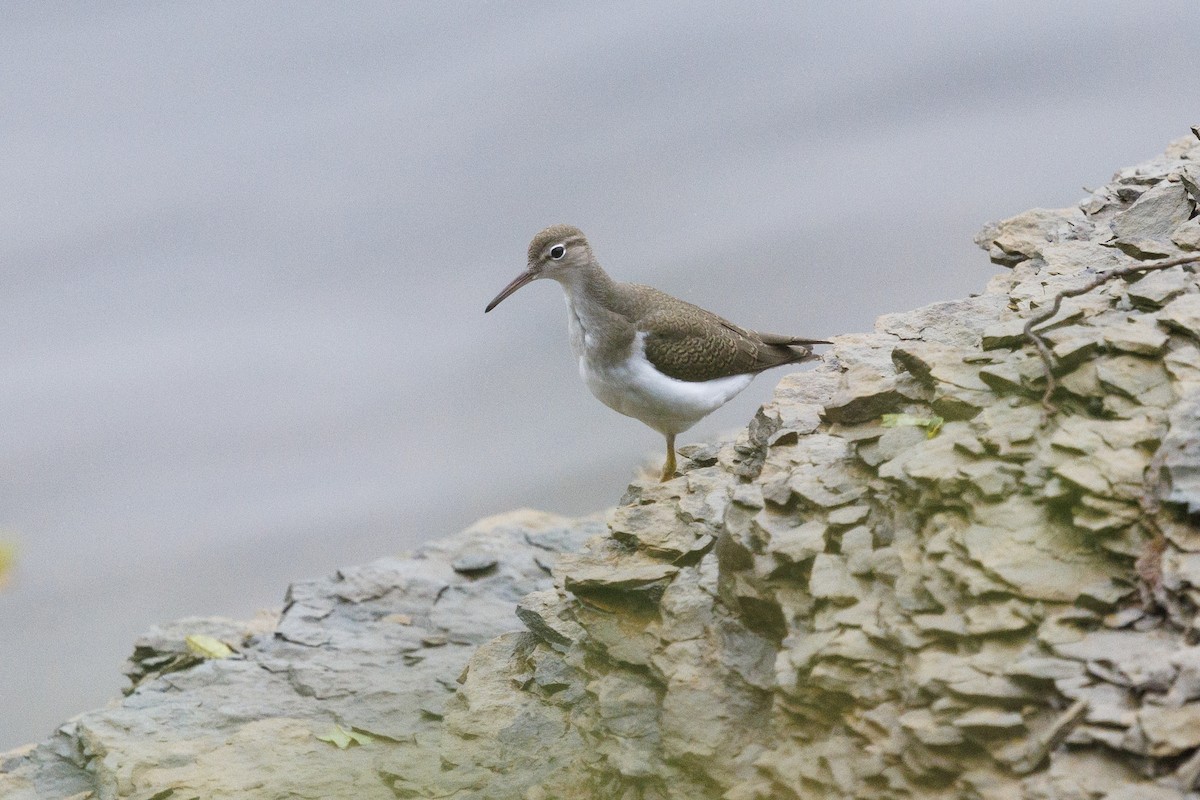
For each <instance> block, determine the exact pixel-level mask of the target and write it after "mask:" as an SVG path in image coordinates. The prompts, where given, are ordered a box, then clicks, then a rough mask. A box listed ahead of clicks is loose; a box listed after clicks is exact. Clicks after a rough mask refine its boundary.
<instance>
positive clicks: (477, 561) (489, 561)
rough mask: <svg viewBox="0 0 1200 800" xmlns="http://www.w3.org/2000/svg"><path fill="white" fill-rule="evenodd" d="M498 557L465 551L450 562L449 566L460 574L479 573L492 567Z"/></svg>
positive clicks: (498, 560) (497, 560)
mask: <svg viewBox="0 0 1200 800" xmlns="http://www.w3.org/2000/svg"><path fill="white" fill-rule="evenodd" d="M499 563H500V559H498V558H495V557H494V556H489V555H485V554H484V553H467V554H466V555H462V556H459V557H458V558H456V559H454V560H453V561H451V562H450V566H451V568H452V569H453V570H454V571H455V572H457V573H459V574H460V575H479V574H482V573H484V572H487V571H489V570H491V569H494V568H495V567H496V565H497V564H499Z"/></svg>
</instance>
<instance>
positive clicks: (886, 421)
mask: <svg viewBox="0 0 1200 800" xmlns="http://www.w3.org/2000/svg"><path fill="white" fill-rule="evenodd" d="M879 422H880V424H881V425H883V427H885V428H924V429H925V438H927V439H932V438H933V437H934V436H937V434H938V431H940V430H941V429H942V425H943V424H944V423H945V422H946V420H944V419H942V418H941V417H918V416H915V415H913V414H884V415H883V416H882V417H880V418H879Z"/></svg>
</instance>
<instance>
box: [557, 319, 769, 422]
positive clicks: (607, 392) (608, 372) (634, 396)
mask: <svg viewBox="0 0 1200 800" xmlns="http://www.w3.org/2000/svg"><path fill="white" fill-rule="evenodd" d="M578 324H579V323H578V321H577V320H576V319H575V318H574V317H573V318H572V331H571V333H572V337H571V338H572V344H573V345H574V344H575V341H576V336H578V337H579V340H580V344H581V345H582V347H581V349H582V351H583V352H582V353H580V352H579V350H576V353H577V354H578V355H579V374H580V375H581V376H582V377H583V381H584V383H586V384H587V387H588V389H590V390H591V392H592V394H594V395H595V396H596V398H597V399H598V400H600V402H602V403H604V404H605V405H606V406H608V407H609V408H611V409H613V410H614V411H619V412H621V413H622V414H625V415H626V416H629V417H633V418H634V419H638V420H641V421H642V422H644V423H646V424H647V425H649V426H650V427H651V428H654V429H655V430H656V431H658V432H660V433H663V434H668V433H682V432H683V431H686V430H687V429H688V428H690V427H692V426H693V425H695V424H696V423H697V422H699V421H700V420H701V419H703V418H704V417H705V416H707V415H708V414H711V413H712V412H713V411H715V410H717V409H718V408H720V407H721V406H723V405H725V403H727V402H729V400H730V399H731V398H733V396H734V395H736V394H737V393H738V392H740V391H741V390H742V389H745V388H746V387H747V386H748V385H750V381H752V380H754V376H753V375H731V376H729V377H727V378H717V379H716V380H711V381H681V380H678V379H676V378H671V377H669V376H667V375H664V374H663V373H661V372H659V371H658V370H657V369H655V368H654V365H653V364H651V363H650V361H649V360H648V359H647V358H646V347H645V338H646V334H645V333H639V334H638V335H637V337H636V338H635V340H634V345H633V349H632V352H631V353H630V356H629V358H627V359H626V360H625V361H623V362H620V363H618V364H613V365H603V364H599V363H596V362H593V361H592V360H591V359H589V358H588V354H587V347H586V333H585V332H584V331H577V330H576V326H577V325H578Z"/></svg>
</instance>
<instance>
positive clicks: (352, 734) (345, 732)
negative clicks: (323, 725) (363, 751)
mask: <svg viewBox="0 0 1200 800" xmlns="http://www.w3.org/2000/svg"><path fill="white" fill-rule="evenodd" d="M317 739H319V740H320V741H322V742H329V743H330V744H332V745H334V746H336V747H337V748H338V749H339V750H345V749H346V748H347V747H349V746H350V745H352V744H358V745H363V744H370V743H371V742H373V741H375V740H374V739H373V738H372V737H370V736H368V735H367V734H365V733H363V732H362V731H356V730H354V729H353V728H343V727H342V726H341V725H334V726H333V729H332V730H331V731H329V733H326V734H323V735H320V736H317Z"/></svg>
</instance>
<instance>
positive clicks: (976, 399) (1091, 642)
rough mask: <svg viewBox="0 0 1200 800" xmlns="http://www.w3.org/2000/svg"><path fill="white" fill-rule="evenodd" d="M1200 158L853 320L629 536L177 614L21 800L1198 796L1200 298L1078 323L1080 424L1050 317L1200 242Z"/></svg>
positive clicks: (1019, 225)
mask: <svg viewBox="0 0 1200 800" xmlns="http://www.w3.org/2000/svg"><path fill="white" fill-rule="evenodd" d="M1197 163H1200V142H1195V141H1194V140H1192V141H1189V142H1177V143H1175V144H1173V145H1172V146H1171V148H1170V149H1169V150H1168V152H1167V153H1166V154H1164V155H1163V156H1161V157H1159V158H1157V159H1154V160H1152V161H1150V162H1147V163H1146V164H1142V165H1139V166H1137V167H1135V168H1130V169H1126V170H1122V171H1120V172H1118V173H1117V175H1116V176H1115V177H1114V179H1113V181H1112V183H1110V184H1109V185H1107V186H1104V187H1101V188H1099V189H1097V190H1096V191H1095V192H1094V193H1093V194H1092V195H1091V196H1090V197H1089V198H1087V199H1086V200H1085V201H1084V202H1083V204H1082V205H1081V207H1080V208H1079V209H1068V210H1065V211H1047V210H1040V209H1039V210H1034V211H1032V212H1028V213H1026V214H1023V215H1019V216H1018V217H1015V218H1013V219H1011V220H1006V221H1004V222H1001V223H997V224H995V225H992V226H989V228H988V230H987V231H985V232H984V234H982V235H981V237H980V241H981V243H982V244H983V246H984V247H985V248H986V249H987V250H988V252H989V254H990V255H991V257H992V258H993V260H995V261H998V262H999V263H1002V264H1004V265H1005V266H1006V267H1009V268H1010V269H1008V270H1007V271H1005V272H1004V273H1003V274H1001V275H998V276H996V277H994V278H993V279H992V280H991V281H990V282H989V283H988V285H987V287H986V290H985V291H984V292H982V293H981V294H979V295H978V296H975V297H971V298H967V299H965V300H959V301H950V302H946V303H937V304H933V305H931V306H928V307H926V308H923V309H916V310H914V311H911V312H907V313H898V314H889V315H886V316H884V317H881V318H880V320H879V321H878V323H877V325H876V330H875V331H874V332H872V333H866V334H848V335H845V336H839V337H836V342H835V344H834V345H833V347H832V352H831V353H830V354H828V355H827V356H826V357H825V359H824V362H823V363H822V364H821V365H820V366H818V367H817V368H816V369H814V370H811V371H807V372H801V373H795V374H792V375H788V376H785V377H784V378H783V379H782V380H781V381H780V385H779V388H778V390H777V391H776V393H775V396H774V397H773V398H772V399H771V401H770V402H768V403H767V404H765V405H764V406H763V408H762V409H760V410H759V412H758V413H757V414H756V415H755V417H754V419H753V420H752V422H751V423H750V425H749V426H748V427H747V428H746V430H744V431H742V432H741V433H739V434H738V435H737V436H736V437H734V438H732V439H729V440H725V441H717V442H710V443H705V444H699V445H693V446H691V447H690V448H689V449H688V450H687V451H686V458H687V459H688V461H687V462H686V463H685V465H684V470H683V474H682V475H681V476H680V477H678V478H676V479H675V480H672V481H669V482H667V483H665V484H660V483H658V482H652V481H645V482H643V481H638V482H635V483H634V484H632V485H631V486H630V487H629V489H628V490H627V491H626V493H625V497H624V499H623V500H622V501H621V504H620V505H618V506H617V507H616V508H614V509H613V510H612V511H610V512H609V513H608V515H607V517H606V518H605V519H600V518H598V517H592V518H588V519H582V520H569V519H564V518H561V517H556V516H553V515H548V514H540V513H538V512H532V511H521V512H514V513H513V514H508V515H502V516H500V517H494V518H491V519H488V520H484V521H482V522H480V523H478V524H477V525H474V526H472V527H471V528H469V529H468V530H466V531H463V532H462V533H459V534H456V535H454V536H450V537H447V538H445V539H442V540H439V541H436V542H432V543H430V544H429V545H427V546H425V547H424V548H422V549H421V550H420V551H418V552H417V553H415V554H413V555H412V556H410V557H405V558H385V559H380V560H378V561H375V562H372V563H370V564H366V565H363V566H359V567H352V568H347V569H344V570H341V571H339V572H338V573H337V574H335V575H332V576H329V577H327V578H323V579H318V580H310V581H300V582H297V583H296V584H294V585H293V586H292V587H291V588H290V589H289V590H288V593H287V596H286V598H285V604H284V608H283V610H282V611H281V612H280V613H279V614H277V615H274V614H273V615H267V616H264V617H261V618H259V619H256V620H254V621H252V622H250V623H238V622H233V621H229V620H199V619H189V620H181V621H180V622H178V623H174V624H171V625H165V626H160V627H158V628H156V629H154V630H153V631H151V632H150V633H149V634H148V635H147V636H145V637H143V638H142V639H140V640H139V641H138V642H137V644H136V646H135V649H134V653H133V657H132V658H131V662H130V665H129V667H128V669H127V674H128V675H129V676H130V678H131V683H132V685H131V687H130V688H129V691H128V693H127V696H126V697H125V698H124V699H123V700H122V701H120V702H119V703H116V704H114V705H113V706H111V707H109V708H106V709H101V710H97V711H92V712H88V713H85V714H83V715H80V716H79V717H77V718H75V719H74V720H72V721H70V722H69V723H67V724H65V725H64V726H63V727H62V728H61V729H60V730H59V731H58V732H56V733H55V735H54V736H53V737H51V738H50V739H49V740H47V741H46V742H43V743H41V744H39V745H36V746H32V747H29V748H23V749H22V750H20V751H17V752H14V753H12V754H9V755H7V756H5V757H3V758H0V796H3V797H5V798H10V797H11V798H14V800H33V799H34V798H40V797H56V798H57V797H98V798H117V797H133V798H142V799H143V800H151V799H152V798H165V797H167V796H168V795H170V796H172V797H183V798H187V797H223V798H256V799H257V798H268V799H270V798H293V797H343V796H353V797H363V798H368V799H369V798H376V797H378V798H394V797H408V798H435V797H437V798H456V800H469V799H471V798H480V799H481V800H482V798H502V799H504V800H508V799H509V798H511V799H512V800H517V799H518V798H520V800H549V799H550V798H556V799H557V798H562V799H563V800H583V798H596V797H604V798H606V797H614V798H631V800H632V799H634V798H636V800H673V799H674V798H680V799H682V798H688V799H689V800H691V799H692V798H719V797H724V798H735V799H736V800H753V799H754V798H766V797H770V798H781V800H796V798H801V797H803V798H818V799H819V798H849V797H857V798H881V799H882V800H901V799H902V798H905V799H907V798H912V797H926V796H928V797H934V796H936V797H946V798H950V797H979V798H991V799H994V800H1000V799H1001V798H1005V799H1007V798H1012V799H1013V800H1049V799H1050V798H1081V799H1082V798H1089V799H1093V798H1095V799H1097V800H1098V798H1102V797H1103V798H1107V799H1108V800H1113V798H1134V797H1137V798H1142V797H1147V798H1158V797H1192V796H1194V795H1195V788H1196V786H1197V781H1198V780H1200V733H1198V731H1200V712H1198V711H1197V708H1200V647H1198V646H1196V645H1195V644H1194V641H1193V636H1194V629H1195V624H1196V619H1195V613H1196V609H1197V608H1198V607H1200V521H1198V519H1197V516H1198V514H1200V346H1198V345H1200V338H1198V334H1197V330H1200V281H1198V279H1197V274H1196V272H1195V271H1192V270H1189V269H1185V268H1182V267H1176V268H1172V269H1168V270H1161V271H1156V272H1152V273H1149V274H1146V275H1144V276H1137V275H1134V276H1130V277H1129V278H1128V279H1126V280H1117V281H1110V282H1108V283H1105V284H1103V285H1101V286H1098V287H1096V288H1095V289H1093V290H1091V291H1089V292H1087V293H1086V294H1084V295H1083V296H1081V297H1077V298H1073V299H1072V300H1070V301H1069V302H1067V303H1064V306H1063V308H1062V311H1061V313H1060V314H1058V315H1057V316H1056V317H1055V318H1054V319H1053V320H1050V321H1049V324H1047V325H1045V326H1043V327H1041V328H1040V330H1041V331H1043V332H1044V336H1045V338H1046V340H1047V342H1048V343H1049V345H1050V346H1051V347H1052V348H1053V350H1054V353H1055V355H1056V356H1057V358H1058V363H1057V366H1056V370H1057V373H1058V374H1059V379H1060V382H1061V386H1060V390H1059V391H1058V392H1056V393H1055V395H1054V398H1053V399H1054V401H1055V403H1056V404H1057V405H1056V407H1055V408H1054V409H1053V410H1050V411H1048V410H1047V409H1044V408H1043V407H1042V405H1041V399H1040V396H1041V392H1042V389H1043V387H1044V385H1045V375H1044V372H1043V368H1042V363H1041V360H1040V358H1039V357H1038V355H1037V354H1036V352H1035V351H1034V349H1033V347H1032V345H1031V343H1029V342H1027V341H1026V340H1025V339H1024V337H1023V336H1022V335H1021V330H1022V327H1023V325H1024V324H1025V321H1026V320H1027V319H1029V317H1030V315H1031V314H1033V313H1034V312H1035V311H1036V310H1037V309H1038V308H1042V307H1044V306H1045V304H1046V303H1047V302H1050V301H1051V298H1053V296H1054V294H1055V293H1056V292H1060V291H1064V290H1067V289H1072V288H1075V287H1079V286H1082V285H1084V284H1085V283H1086V282H1087V281H1089V280H1091V278H1092V277H1093V276H1094V275H1095V274H1097V273H1098V272H1100V271H1102V270H1108V269H1113V268H1115V267H1119V266H1125V265H1127V264H1130V263H1133V262H1132V261H1131V257H1130V255H1129V254H1130V253H1133V254H1135V255H1138V256H1144V255H1147V254H1152V253H1153V254H1157V253H1161V252H1167V249H1168V248H1175V247H1176V246H1179V247H1186V246H1188V244H1189V243H1190V242H1192V239H1189V238H1188V231H1189V230H1191V228H1193V227H1194V225H1193V224H1192V223H1193V222H1194V220H1193V219H1188V217H1187V215H1188V214H1190V213H1191V210H1192V208H1193V206H1194V203H1195V201H1196V194H1197V189H1196V185H1197V176H1198V175H1200V172H1197V171H1196V170H1197V168H1196V164H1197ZM1114 237H1115V240H1114ZM1114 243H1115V244H1116V245H1118V247H1114V246H1112V245H1113V244H1114ZM884 414H898V415H901V416H899V417H895V418H888V419H887V420H886V424H887V426H888V427H885V420H884V419H883V418H882V415H884ZM551 573H552V574H551ZM522 626H524V630H522ZM197 636H201V637H209V639H207V640H204V641H209V640H211V641H215V642H218V643H221V644H223V646H224V647H227V648H228V652H225V651H224V650H223V649H222V648H221V647H217V648H216V649H210V650H209V651H208V652H209V653H213V652H220V653H221V654H223V655H225V656H226V657H223V658H211V657H205V650H204V648H200V649H199V651H197V649H196V648H194V647H193V648H189V647H188V645H187V640H188V637H192V640H193V642H195V641H197V639H196V638H195V637H197ZM331 742H333V743H331ZM338 742H340V743H342V744H345V745H346V747H345V749H341V748H340V747H338V746H336V745H335V744H334V743H338ZM1189 792H1190V793H1191V794H1188V793H1189Z"/></svg>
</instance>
